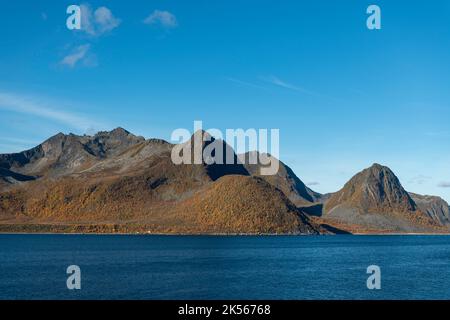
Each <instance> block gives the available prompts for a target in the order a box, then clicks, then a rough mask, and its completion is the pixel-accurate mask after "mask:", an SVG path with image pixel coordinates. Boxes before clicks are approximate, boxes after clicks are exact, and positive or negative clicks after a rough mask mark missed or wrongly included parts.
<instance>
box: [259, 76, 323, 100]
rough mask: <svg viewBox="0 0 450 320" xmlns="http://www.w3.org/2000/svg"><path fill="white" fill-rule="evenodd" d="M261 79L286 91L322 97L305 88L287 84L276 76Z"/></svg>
mask: <svg viewBox="0 0 450 320" xmlns="http://www.w3.org/2000/svg"><path fill="white" fill-rule="evenodd" d="M261 79H262V80H263V81H265V82H267V83H270V84H272V85H275V86H278V87H281V88H284V89H289V90H292V91H297V92H300V93H304V94H308V95H312V96H320V94H318V93H315V92H312V91H309V90H307V89H305V88H302V87H299V86H296V85H293V84H291V83H288V82H285V81H283V80H281V79H280V78H278V77H276V76H267V77H262V78H261Z"/></svg>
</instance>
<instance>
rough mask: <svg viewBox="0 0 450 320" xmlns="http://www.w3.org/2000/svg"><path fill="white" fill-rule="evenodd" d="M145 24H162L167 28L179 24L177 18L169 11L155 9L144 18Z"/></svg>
mask: <svg viewBox="0 0 450 320" xmlns="http://www.w3.org/2000/svg"><path fill="white" fill-rule="evenodd" d="M144 23H145V24H152V25H160V26H162V27H163V28H166V29H172V28H176V27H177V26H178V21H177V18H176V17H175V15H174V14H173V13H170V12H169V11H161V10H155V11H153V12H152V13H151V14H150V15H149V16H148V17H147V18H145V19H144Z"/></svg>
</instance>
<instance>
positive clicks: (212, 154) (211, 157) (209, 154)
mask: <svg viewBox="0 0 450 320" xmlns="http://www.w3.org/2000/svg"><path fill="white" fill-rule="evenodd" d="M174 148H176V150H174V153H175V154H176V155H179V157H180V158H184V161H185V162H184V163H186V162H189V163H197V164H202V165H204V166H205V169H206V171H207V173H208V175H209V176H210V177H211V179H212V180H217V179H219V178H220V177H222V176H225V175H230V174H235V175H244V176H248V175H249V173H248V171H247V169H246V168H245V167H244V166H243V165H242V164H241V163H240V162H239V159H238V157H237V155H236V153H235V152H234V150H233V148H231V146H230V145H228V144H227V143H226V142H225V141H223V140H220V139H215V138H214V137H212V136H211V135H210V134H209V133H207V132H206V131H204V130H198V131H197V132H195V133H194V134H193V135H192V137H191V139H190V140H189V141H187V142H185V143H183V144H180V145H176V146H174ZM186 152H188V153H189V154H186Z"/></svg>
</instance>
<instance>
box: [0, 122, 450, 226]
mask: <svg viewBox="0 0 450 320" xmlns="http://www.w3.org/2000/svg"><path fill="white" fill-rule="evenodd" d="M255 156H256V157H257V159H260V156H266V157H267V159H266V160H270V161H272V164H276V163H278V165H279V167H278V171H277V173H276V174H274V175H262V171H261V170H262V169H267V168H266V167H267V165H263V164H261V161H260V162H256V163H251V162H250V159H254V158H255ZM213 160H214V161H213ZM227 160H232V163H227ZM264 163H266V162H264ZM17 231H20V232H48V231H52V232H130V233H133V232H139V233H164V234H165V233H170V234H176V233H186V234H213V233H214V234H216V233H227V234H230V233H233V234H234V233H248V234H271V233H276V234H318V233H321V234H323V233H326V234H328V233H343V232H344V233H345V232H352V233H380V232H382V233H385V232H399V233H405V232H406V233H407V232H426V233H436V232H449V231H450V210H449V206H448V204H447V203H446V202H445V201H444V200H442V199H441V198H439V197H433V196H422V195H418V194H414V193H408V192H407V191H406V190H405V189H404V188H403V186H402V185H401V183H400V181H399V179H398V178H397V177H396V176H395V174H394V173H393V172H392V171H391V170H390V169H389V168H387V167H385V166H382V165H379V164H374V165H373V166H372V167H370V168H368V169H365V170H363V171H362V172H360V173H358V174H356V175H355V176H354V177H353V178H352V179H351V180H350V181H349V182H348V183H346V184H345V186H344V187H343V188H342V189H341V190H340V191H338V192H336V193H332V194H326V195H321V194H319V193H317V192H314V191H313V190H311V189H309V188H308V187H307V186H306V185H305V184H304V183H303V182H302V181H301V180H300V179H299V178H298V177H297V176H296V175H295V173H294V172H293V171H292V170H291V169H290V168H289V167H288V166H287V165H286V164H284V163H283V162H281V161H279V160H278V159H276V158H274V157H272V156H270V155H267V154H263V155H261V154H258V153H256V152H252V153H246V154H243V155H239V156H237V155H236V154H235V152H234V150H233V149H232V148H231V147H230V146H229V145H228V144H227V143H225V142H224V141H222V140H220V139H214V138H213V137H211V136H210V135H209V134H208V133H206V132H204V131H197V132H195V133H194V134H193V135H192V137H191V138H190V139H189V140H188V141H186V142H184V143H181V144H171V143H168V142H166V141H164V140H161V139H147V140H146V139H144V138H143V137H138V136H135V135H133V134H131V133H130V132H128V131H126V130H125V129H122V128H117V129H114V130H112V131H103V132H99V133H97V134H95V135H93V136H87V135H83V136H78V135H74V134H68V135H66V134H62V133H59V134H57V135H55V136H53V137H51V138H50V139H48V140H46V141H45V142H43V143H42V144H40V145H38V146H36V147H35V148H32V149H30V150H27V151H23V152H19V153H14V154H3V155H0V232H17Z"/></svg>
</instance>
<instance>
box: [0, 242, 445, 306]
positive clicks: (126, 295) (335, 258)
mask: <svg viewBox="0 0 450 320" xmlns="http://www.w3.org/2000/svg"><path fill="white" fill-rule="evenodd" d="M69 265H78V266H79V267H80V269H81V289H80V290H69V289H67V286H66V280H67V277H68V276H69V275H68V274H66V269H67V267H68V266H69ZM369 265H377V266H379V267H380V269H381V278H380V280H381V289H380V290H369V289H368V288H367V285H366V281H367V278H368V277H369V276H370V275H369V274H367V273H366V271H367V267H368V266H369ZM0 299H450V237H447V236H344V235H342V236H139V235H136V236H133V235H0Z"/></svg>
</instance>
